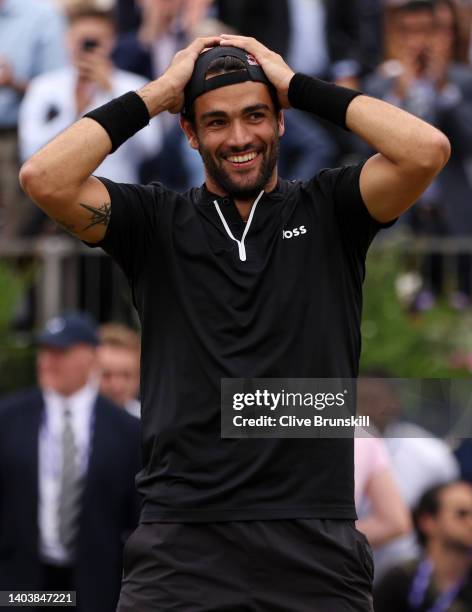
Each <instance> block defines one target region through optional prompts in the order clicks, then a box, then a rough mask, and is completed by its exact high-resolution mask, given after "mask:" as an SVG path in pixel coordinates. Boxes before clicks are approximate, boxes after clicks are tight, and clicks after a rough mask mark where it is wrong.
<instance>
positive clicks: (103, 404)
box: [96, 395, 140, 433]
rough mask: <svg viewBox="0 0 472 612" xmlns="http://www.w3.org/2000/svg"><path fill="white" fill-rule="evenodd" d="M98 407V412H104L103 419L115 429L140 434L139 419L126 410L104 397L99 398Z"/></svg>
mask: <svg viewBox="0 0 472 612" xmlns="http://www.w3.org/2000/svg"><path fill="white" fill-rule="evenodd" d="M96 406H97V410H100V411H101V412H102V415H103V417H104V418H105V419H107V420H108V421H110V422H111V423H113V427H115V428H119V429H121V430H124V431H131V432H135V433H138V432H139V430H140V421H139V419H137V418H136V417H134V416H132V415H131V414H129V413H128V412H127V411H126V410H125V409H124V408H121V407H120V406H117V405H116V404H114V403H113V402H112V401H110V400H109V399H107V398H106V397H104V396H103V395H98V396H97V400H96Z"/></svg>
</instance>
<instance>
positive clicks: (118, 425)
mask: <svg viewBox="0 0 472 612" xmlns="http://www.w3.org/2000/svg"><path fill="white" fill-rule="evenodd" d="M97 344H98V335H97V331H96V327H95V324H94V323H93V322H92V321H91V320H90V319H89V318H88V317H87V316H85V315H82V314H77V313H73V314H69V315H67V316H64V317H59V318H56V319H52V320H51V321H49V322H48V323H47V325H46V328H45V329H44V331H43V332H42V334H41V335H40V336H39V351H38V359H37V375H38V384H39V389H34V390H31V391H24V392H20V393H18V394H16V395H14V396H13V397H11V398H9V399H6V400H4V401H3V402H1V403H0V483H1V497H0V550H1V556H0V590H9V591H12V590H28V591H31V590H45V591H50V590H56V589H58V590H77V611H78V612H114V611H115V609H116V603H117V600H118V594H119V590H120V581H121V573H122V549H123V541H124V539H125V538H126V537H127V536H128V535H129V533H130V531H131V530H133V529H134V528H135V526H136V525H137V520H138V515H139V510H140V508H139V506H140V503H139V497H138V494H137V492H136V488H135V485H134V477H135V475H136V472H137V471H138V470H139V469H140V467H141V466H140V442H139V423H138V422H137V420H136V419H135V418H133V417H131V416H130V415H128V414H126V412H125V411H122V410H118V409H117V407H116V406H115V405H114V404H112V403H111V402H110V401H109V400H106V399H105V398H103V397H101V396H100V395H98V370H97V357H96V346H97Z"/></svg>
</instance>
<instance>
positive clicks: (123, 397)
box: [98, 323, 141, 417]
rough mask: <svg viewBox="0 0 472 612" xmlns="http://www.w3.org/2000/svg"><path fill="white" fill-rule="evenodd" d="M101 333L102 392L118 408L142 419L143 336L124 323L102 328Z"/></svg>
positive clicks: (99, 353) (108, 324)
mask: <svg viewBox="0 0 472 612" xmlns="http://www.w3.org/2000/svg"><path fill="white" fill-rule="evenodd" d="M99 333H100V346H99V348H98V363H99V367H100V370H101V378H100V392H101V393H102V394H103V395H104V396H105V397H108V398H109V399H111V400H112V401H113V402H114V403H115V404H116V405H117V406H122V407H123V408H125V409H126V410H127V411H128V412H129V413H130V414H132V415H133V416H135V417H139V416H140V414H141V404H140V402H139V400H138V399H137V397H138V394H139V360H140V357H141V342H140V339H139V335H138V334H137V333H136V332H135V331H134V330H133V329H130V328H129V327H126V326H125V325H121V324H120V323H107V324H106V325H102V326H101V327H100V330H99Z"/></svg>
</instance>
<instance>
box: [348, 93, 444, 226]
mask: <svg viewBox="0 0 472 612" xmlns="http://www.w3.org/2000/svg"><path fill="white" fill-rule="evenodd" d="M346 125H347V127H348V128H349V129H350V130H351V131H352V132H354V133H355V134H357V135H358V136H360V137H361V138H362V139H363V140H364V141H365V142H367V143H368V144H369V145H370V146H371V147H372V148H373V149H374V150H376V151H378V153H377V154H376V155H374V156H373V157H371V158H370V159H369V160H367V162H366V164H365V166H364V167H363V169H362V172H361V176H360V189H361V194H362V198H363V200H364V202H365V205H366V206H367V208H368V210H369V212H370V214H371V215H372V217H374V219H377V221H381V222H386V221H391V220H392V219H395V218H396V217H398V216H399V215H400V214H401V213H403V212H404V211H405V210H407V209H408V208H409V207H410V206H411V205H412V204H414V203H415V202H416V200H417V199H418V198H419V196H420V195H421V194H422V193H423V192H424V190H425V189H426V188H427V187H428V185H429V184H430V183H431V182H432V181H433V179H434V177H435V176H436V175H437V174H438V173H439V172H440V171H441V170H442V169H443V167H444V166H445V165H446V163H447V161H448V160H449V156H450V154H451V147H450V144H449V140H448V139H447V137H446V136H445V135H444V134H443V133H442V132H440V131H439V130H438V129H436V128H435V127H433V126H432V125H429V124H428V123H425V122H424V121H422V120H421V119H418V118H417V117H415V116H413V115H411V114H410V113H407V112H405V111H403V110H400V109H399V108H397V107H395V106H392V105H391V104H388V103H386V102H382V101H381V100H377V99H375V98H369V97H367V96H359V97H357V98H355V99H354V100H353V101H352V102H351V104H350V105H349V107H348V110H347V115H346Z"/></svg>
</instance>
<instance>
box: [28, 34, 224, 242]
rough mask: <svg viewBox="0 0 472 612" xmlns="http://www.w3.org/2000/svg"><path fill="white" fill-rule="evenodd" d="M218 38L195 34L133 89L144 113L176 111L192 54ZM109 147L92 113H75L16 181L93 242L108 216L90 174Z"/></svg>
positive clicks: (106, 200)
mask: <svg viewBox="0 0 472 612" xmlns="http://www.w3.org/2000/svg"><path fill="white" fill-rule="evenodd" d="M218 41H219V38H218V37H208V38H198V39H196V40H195V41H194V42H193V43H192V44H191V45H189V46H188V47H187V48H186V49H183V50H182V51H179V53H177V54H176V56H175V57H174V59H173V61H172V64H171V65H170V67H169V69H168V70H167V71H166V73H165V74H164V75H163V76H162V77H160V78H159V79H157V80H155V81H152V82H151V83H148V84H147V85H145V86H144V87H143V88H142V89H140V90H138V91H137V92H136V93H137V94H138V95H139V97H140V98H141V100H142V101H143V102H144V104H145V105H146V108H147V112H148V114H149V118H152V117H154V116H156V115H158V114H159V113H161V112H163V111H165V110H168V111H170V112H173V113H177V112H179V111H180V109H181V108H182V105H183V100H184V98H183V91H184V87H185V85H186V83H187V81H188V80H189V79H190V77H191V75H192V71H193V67H194V64H195V60H196V59H197V57H198V55H199V54H200V52H201V51H202V50H203V49H204V48H206V47H210V46H213V45H215V44H217V43H218ZM138 102H139V101H138ZM112 103H113V102H112ZM112 103H110V104H112ZM102 108H103V109H105V107H102ZM111 151H112V140H111V138H110V135H109V133H108V131H107V130H106V129H105V128H103V127H102V125H101V124H100V123H98V122H97V121H95V120H94V119H90V118H83V119H80V120H79V121H77V122H76V123H74V124H73V125H72V126H71V127H70V128H68V129H67V130H65V131H64V132H62V133H61V134H59V136H57V137H56V138H54V139H53V140H51V142H49V143H48V144H47V145H46V146H45V147H43V148H42V149H40V150H39V151H38V152H37V153H35V154H34V155H33V156H32V157H31V158H30V159H29V160H28V161H26V162H25V164H24V165H23V166H22V168H21V171H20V183H21V186H22V187H23V189H24V191H25V192H26V193H27V195H28V196H29V197H30V198H31V199H32V200H33V201H34V202H35V203H36V204H37V205H38V206H39V207H40V208H41V209H42V210H43V211H44V212H45V213H46V214H47V215H48V216H49V217H51V219H53V220H54V221H56V222H57V223H59V224H60V225H61V226H62V227H64V229H66V230H67V231H69V232H71V233H72V234H75V235H76V236H78V237H79V238H81V239H82V240H86V241H87V242H92V243H95V242H99V241H100V240H102V238H103V237H104V235H105V231H106V228H107V225H108V222H109V219H110V213H111V202H110V196H109V194H108V191H107V189H106V188H105V186H104V185H103V184H102V183H101V181H99V180H98V179H97V178H95V177H93V176H92V174H93V172H94V171H95V170H96V169H97V168H98V166H99V165H100V164H101V163H102V161H103V160H104V159H105V157H106V156H107V155H108V154H109V153H110V152H111Z"/></svg>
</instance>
